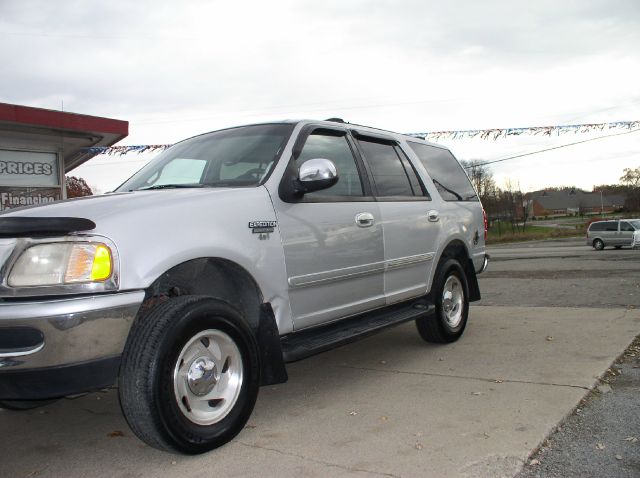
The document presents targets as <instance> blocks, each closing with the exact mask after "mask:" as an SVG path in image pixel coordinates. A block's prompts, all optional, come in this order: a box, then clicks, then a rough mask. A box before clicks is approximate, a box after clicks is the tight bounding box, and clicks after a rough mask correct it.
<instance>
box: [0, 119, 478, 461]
mask: <svg viewBox="0 0 640 478" xmlns="http://www.w3.org/2000/svg"><path fill="white" fill-rule="evenodd" d="M483 215H484V214H483V210H482V206H481V204H480V201H479V200H478V197H477V195H476V193H475V191H474V189H473V187H472V186H471V184H470V182H469V180H468V178H467V176H466V175H465V173H464V171H463V169H462V168H461V167H460V165H459V163H458V162H457V161H456V159H455V158H454V157H453V155H452V154H451V152H450V151H449V150H447V149H446V148H443V147H441V146H438V145H434V144H430V143H427V142H425V141H423V140H421V139H417V138H414V137H409V136H404V135H400V134H395V133H391V132H387V131H381V130H378V129H373V128H367V127H363V126H357V125H352V124H347V123H344V122H340V121H320V122H318V121H296V122H281V123H271V124H260V125H250V126H242V127H237V128H230V129H225V130H221V131H215V132H212V133H207V134H203V135H201V136H196V137H193V138H190V139H187V140H185V141H182V142H180V143H178V144H176V145H174V146H172V147H171V148H169V149H168V150H166V151H165V152H163V153H162V154H160V155H159V156H158V157H156V158H155V159H154V160H153V161H152V162H150V163H149V164H148V165H147V166H145V167H144V168H143V169H142V170H140V171H139V172H138V173H137V174H135V175H134V176H133V177H132V178H131V179H129V180H128V181H126V182H125V183H124V184H123V185H122V186H120V187H119V188H118V189H117V190H116V191H115V192H114V193H111V194H108V195H104V196H98V197H91V198H82V199H74V200H69V201H63V202H59V203H54V204H50V205H45V206H40V207H33V208H24V209H20V210H14V211H11V212H8V213H5V214H2V215H0V401H1V402H0V404H1V405H2V406H4V407H5V408H13V409H25V408H29V407H32V406H36V405H39V404H42V403H43V401H46V400H50V399H55V398H59V397H64V396H67V395H71V394H77V393H81V392H87V391H91V390H96V389H100V388H104V387H108V386H111V385H113V384H114V383H117V384H118V393H119V397H120V403H121V407H122V411H123V413H124V415H125V417H126V419H127V422H128V423H129V425H130V426H131V428H132V430H133V431H134V432H135V434H136V435H137V436H138V437H140V438H141V439H142V440H144V441H145V442H146V443H148V444H149V445H151V446H154V447H157V448H160V449H164V450H171V451H177V452H182V453H189V454H194V453H202V452H205V451H208V450H211V449H213V448H215V447H217V446H220V445H222V444H224V443H226V442H227V441H229V440H231V439H232V438H233V437H234V436H235V435H236V434H237V433H238V432H239V431H240V430H241V429H242V428H243V426H244V424H245V423H246V421H247V419H248V417H249V415H250V414H251V412H252V409H253V406H254V403H255V401H256V397H257V394H258V389H259V387H260V386H261V385H268V384H276V383H282V382H284V381H286V380H287V372H286V368H285V364H286V363H288V362H294V361H296V360H300V359H303V358H305V357H308V356H310V355H313V354H317V353H319V352H323V351H326V350H329V349H331V348H333V347H336V346H339V345H343V344H346V343H348V342H352V341H354V340H355V339H358V338H361V337H364V336H367V335H370V334H371V333H374V332H377V331H379V330H382V329H385V328H387V327H390V326H394V325H397V324H400V323H403V322H406V321H410V320H412V321H415V323H416V325H417V329H418V332H419V334H420V335H421V336H422V337H423V338H424V339H425V340H426V341H429V342H437V343H447V342H453V341H455V340H457V339H458V338H460V336H461V335H462V333H463V331H464V328H465V325H466V323H467V316H468V313H469V302H470V301H475V300H479V299H480V291H479V288H478V281H477V279H476V273H479V272H482V271H483V270H484V269H485V267H486V266H487V262H488V256H487V255H486V254H485V236H486V220H485V218H484V217H483Z"/></svg>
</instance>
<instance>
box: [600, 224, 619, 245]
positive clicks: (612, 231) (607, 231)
mask: <svg viewBox="0 0 640 478" xmlns="http://www.w3.org/2000/svg"><path fill="white" fill-rule="evenodd" d="M602 236H603V240H604V243H605V244H606V245H607V246H617V245H618V244H619V239H618V221H607V222H606V223H605V227H604V231H603V233H602Z"/></svg>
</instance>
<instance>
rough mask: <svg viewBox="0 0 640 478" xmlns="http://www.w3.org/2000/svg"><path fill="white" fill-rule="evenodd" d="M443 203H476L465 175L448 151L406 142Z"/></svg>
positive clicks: (474, 195) (469, 182) (476, 198)
mask: <svg viewBox="0 0 640 478" xmlns="http://www.w3.org/2000/svg"><path fill="white" fill-rule="evenodd" d="M408 144H409V147H410V148H411V149H412V150H413V152H414V153H416V156H418V159H420V162H421V163H422V164H423V165H424V167H425V169H426V170H427V172H428V173H429V176H431V179H432V180H433V183H434V184H435V186H436V188H437V189H438V192H439V193H440V196H442V199H444V200H445V201H478V196H477V195H476V191H475V190H474V189H473V186H472V185H471V181H469V178H468V177H467V174H466V173H465V172H464V170H463V169H462V166H460V163H458V161H457V160H456V158H454V157H453V154H451V152H450V151H449V150H446V149H443V148H438V147H436V146H429V145H428V144H422V143H414V142H413V141H409V142H408Z"/></svg>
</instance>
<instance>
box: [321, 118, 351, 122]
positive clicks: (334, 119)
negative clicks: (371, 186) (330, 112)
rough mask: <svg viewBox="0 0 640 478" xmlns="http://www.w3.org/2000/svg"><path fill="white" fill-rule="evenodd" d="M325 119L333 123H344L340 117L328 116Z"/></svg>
mask: <svg viewBox="0 0 640 478" xmlns="http://www.w3.org/2000/svg"><path fill="white" fill-rule="evenodd" d="M325 121H333V122H334V123H346V121H345V120H343V119H342V118H328V119H326V120H325Z"/></svg>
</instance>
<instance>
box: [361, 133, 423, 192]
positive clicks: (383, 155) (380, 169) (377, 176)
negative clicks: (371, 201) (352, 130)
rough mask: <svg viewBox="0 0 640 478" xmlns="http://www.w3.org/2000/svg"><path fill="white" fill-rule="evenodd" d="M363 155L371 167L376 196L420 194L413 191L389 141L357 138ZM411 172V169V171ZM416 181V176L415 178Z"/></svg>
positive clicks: (403, 167)
mask: <svg viewBox="0 0 640 478" xmlns="http://www.w3.org/2000/svg"><path fill="white" fill-rule="evenodd" d="M358 143H359V144H360V147H361V148H362V152H363V153H364V157H365V158H366V160H367V163H368V164H369V167H370V168H371V173H372V174H373V180H374V182H375V184H376V189H377V191H378V196H422V195H423V194H422V191H415V192H414V189H413V186H412V185H411V181H410V180H409V176H408V175H407V171H406V169H405V166H404V165H403V164H402V161H401V160H400V157H399V156H398V153H397V152H396V149H395V146H394V145H393V144H389V143H383V142H377V141H370V140H368V139H359V140H358ZM411 173H412V174H414V175H415V173H413V171H411ZM416 181H417V178H416Z"/></svg>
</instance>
